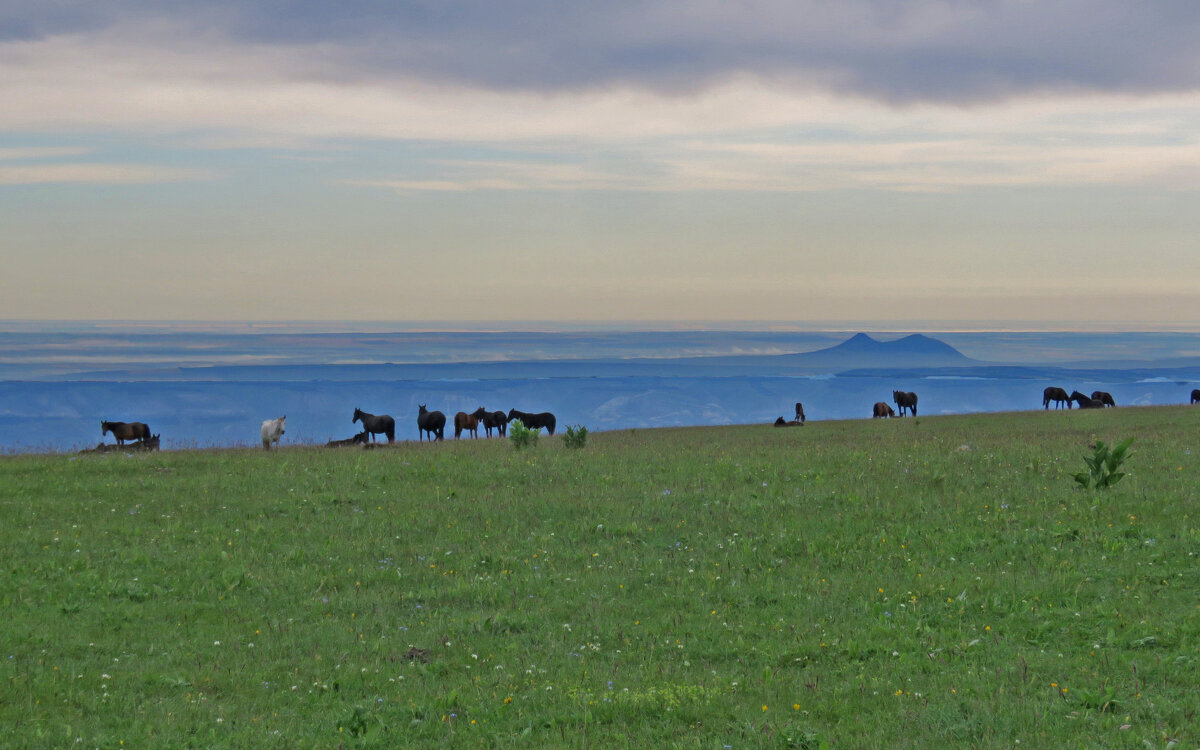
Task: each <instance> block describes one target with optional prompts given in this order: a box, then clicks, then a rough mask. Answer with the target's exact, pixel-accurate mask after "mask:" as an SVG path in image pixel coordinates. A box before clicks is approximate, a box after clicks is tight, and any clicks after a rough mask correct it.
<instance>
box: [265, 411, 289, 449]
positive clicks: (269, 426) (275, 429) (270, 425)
mask: <svg viewBox="0 0 1200 750" xmlns="http://www.w3.org/2000/svg"><path fill="white" fill-rule="evenodd" d="M286 419H287V415H286V414H285V415H283V416H282V417H277V418H275V419H267V420H264V421H263V423H262V441H263V450H265V451H269V450H271V443H278V442H279V438H281V437H283V423H284V420H286Z"/></svg>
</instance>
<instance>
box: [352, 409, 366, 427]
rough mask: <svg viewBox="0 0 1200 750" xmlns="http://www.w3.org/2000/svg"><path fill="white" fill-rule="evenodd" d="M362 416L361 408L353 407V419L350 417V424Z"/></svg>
mask: <svg viewBox="0 0 1200 750" xmlns="http://www.w3.org/2000/svg"><path fill="white" fill-rule="evenodd" d="M362 418H363V410H362V409H359V408H358V407H355V409H354V419H351V420H350V424H354V423H355V422H357V421H358V420H360V419H362Z"/></svg>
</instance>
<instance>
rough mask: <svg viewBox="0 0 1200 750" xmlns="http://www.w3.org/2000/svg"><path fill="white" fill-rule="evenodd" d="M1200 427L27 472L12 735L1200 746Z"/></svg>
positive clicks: (1050, 418)
mask: <svg viewBox="0 0 1200 750" xmlns="http://www.w3.org/2000/svg"><path fill="white" fill-rule="evenodd" d="M1198 436H1200V410H1196V409H1188V408H1186V407H1177V408H1175V407H1172V408H1167V407H1154V408H1122V409H1110V410H1107V411H1090V412H1079V411H1072V412H1069V413H1067V412H1058V413H1056V412H1026V413H1011V414H986V415H970V416H953V417H921V418H919V419H893V420H860V421H852V422H851V421H846V422H810V423H809V424H808V425H807V426H805V427H803V428H797V427H793V428H790V429H775V428H773V427H770V426H739V427H704V428H688V429H661V430H640V429H639V430H628V431H614V432H594V433H591V434H589V436H588V441H587V445H586V448H584V449H582V450H567V449H566V448H565V447H564V446H563V444H562V442H561V437H556V438H546V437H543V438H542V440H541V441H540V442H539V444H538V445H536V446H534V447H530V448H527V449H525V450H521V451H516V450H513V448H512V446H511V445H510V444H509V442H508V441H506V440H482V439H480V440H470V441H468V440H463V441H458V442H453V441H447V442H445V443H441V444H428V443H426V444H419V443H403V444H397V445H394V446H391V447H384V448H379V449H376V450H370V451H364V450H359V449H342V450H327V449H321V448H302V447H293V448H286V447H285V448H283V449H282V450H278V451H272V452H270V453H265V452H263V451H262V450H207V451H183V452H171V453H156V454H139V455H123V454H115V455H87V456H65V455H48V456H16V457H5V458H0V559H2V561H3V567H2V574H3V585H2V586H0V602H2V603H3V608H4V617H3V620H2V621H0V665H2V666H0V724H2V725H3V726H5V727H8V728H9V729H8V735H7V737H6V739H5V746H6V747H67V746H70V747H106V748H112V747H255V748H296V747H343V746H344V747H442V746H449V747H560V746H561V747H633V746H638V747H698V748H725V747H732V748H757V747H800V748H819V747H844V748H857V747H929V746H934V745H939V744H940V745H942V746H946V747H1012V746H1014V745H1016V744H1018V743H1019V744H1020V745H1022V746H1027V747H1030V746H1031V747H1050V746H1054V747H1138V748H1143V747H1147V746H1149V747H1156V748H1157V747H1166V746H1167V745H1168V744H1169V743H1170V742H1172V741H1179V742H1181V743H1182V745H1183V746H1186V747H1196V746H1198V745H1200V726H1198V717H1197V716H1196V710H1197V707H1198V706H1200V611H1198V593H1200V565H1198V561H1197V553H1198V552H1200V506H1198V499H1200V446H1197V444H1196V443H1197V437H1198ZM1127 437H1132V438H1134V443H1133V446H1132V448H1131V451H1130V455H1129V457H1128V458H1127V460H1126V463H1125V466H1124V467H1123V468H1124V469H1125V470H1126V471H1128V476H1127V477H1126V478H1125V479H1124V481H1122V482H1121V483H1120V484H1119V485H1117V486H1115V487H1113V488H1111V489H1108V490H1105V491H1096V490H1084V489H1082V488H1080V487H1079V485H1078V484H1077V483H1076V482H1075V481H1074V480H1073V479H1072V474H1074V473H1076V472H1078V471H1080V470H1082V469H1083V468H1084V464H1083V460H1082V457H1083V455H1084V454H1085V453H1088V452H1089V446H1090V445H1091V444H1092V443H1093V442H1094V441H1095V440H1097V439H1100V440H1104V441H1106V442H1108V443H1110V444H1111V443H1115V442H1117V441H1119V440H1121V439H1123V438H1127Z"/></svg>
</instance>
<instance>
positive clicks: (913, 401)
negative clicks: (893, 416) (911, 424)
mask: <svg viewBox="0 0 1200 750" xmlns="http://www.w3.org/2000/svg"><path fill="white" fill-rule="evenodd" d="M892 400H893V401H895V402H896V406H897V407H898V408H899V409H900V416H902V417H903V416H904V410H905V409H908V410H910V411H911V412H912V415H913V416H914V417H915V416H917V394H915V393H913V392H912V391H892Z"/></svg>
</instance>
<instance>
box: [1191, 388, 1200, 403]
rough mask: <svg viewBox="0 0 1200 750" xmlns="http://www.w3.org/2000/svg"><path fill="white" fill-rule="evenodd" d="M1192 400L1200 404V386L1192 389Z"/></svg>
mask: <svg viewBox="0 0 1200 750" xmlns="http://www.w3.org/2000/svg"><path fill="white" fill-rule="evenodd" d="M1191 402H1192V403H1193V404H1200V388H1193V389H1192V401H1191Z"/></svg>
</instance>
